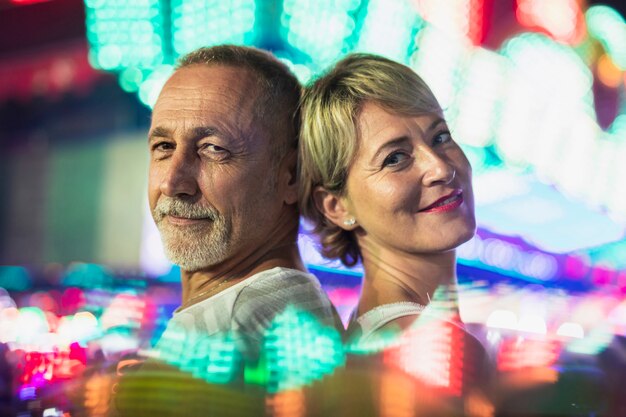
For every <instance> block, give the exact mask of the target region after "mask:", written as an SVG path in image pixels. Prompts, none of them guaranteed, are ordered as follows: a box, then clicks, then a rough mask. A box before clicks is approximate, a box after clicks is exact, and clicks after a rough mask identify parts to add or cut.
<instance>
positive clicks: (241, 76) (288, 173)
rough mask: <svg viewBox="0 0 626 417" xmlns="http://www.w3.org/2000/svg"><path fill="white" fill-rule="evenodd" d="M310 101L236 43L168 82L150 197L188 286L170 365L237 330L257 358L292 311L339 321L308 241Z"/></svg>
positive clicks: (157, 123)
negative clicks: (305, 110)
mask: <svg viewBox="0 0 626 417" xmlns="http://www.w3.org/2000/svg"><path fill="white" fill-rule="evenodd" d="M299 98H300V85H299V83H298V81H297V79H296V78H295V77H294V76H293V74H291V73H290V72H289V70H288V69H287V68H286V66H285V65H283V64H282V63H280V62H279V61H278V60H277V59H276V58H274V57H273V56H271V55H270V54H268V53H266V52H263V51H260V50H257V49H253V48H246V47H239V46H228V45H227V46H216V47H212V48H201V49H199V50H196V51H194V52H192V53H190V54H189V55H187V56H185V57H184V58H183V59H182V60H181V61H180V64H179V66H178V68H177V69H176V71H175V72H174V74H173V75H172V76H171V78H170V79H169V80H168V81H167V82H166V84H165V86H164V87H163V90H162V91H161V93H160V95H159V98H158V100H157V102H156V104H155V106H154V110H153V114H152V124H151V127H150V132H149V135H148V136H149V148H150V173H149V201H150V208H151V211H152V215H153V217H154V220H155V222H156V224H157V226H158V228H159V231H160V233H161V237H162V240H163V244H164V247H165V252H166V255H167V256H168V257H169V259H170V260H171V261H172V262H173V263H175V264H177V265H179V266H180V268H181V280H182V305H181V307H180V308H179V309H178V310H177V311H176V312H175V314H174V316H173V318H172V320H171V321H170V323H168V327H167V329H166V331H165V333H164V335H163V338H162V340H161V342H159V344H158V345H157V350H160V351H161V352H166V353H165V354H164V355H165V357H166V358H170V359H172V355H174V356H176V355H182V356H184V355H186V354H187V353H185V352H186V350H187V348H183V347H181V346H180V344H185V343H186V344H187V345H189V346H191V347H189V349H193V345H194V343H195V342H190V340H197V338H203V337H206V336H215V335H218V334H224V333H228V332H231V333H234V334H236V335H237V337H236V338H235V340H236V345H237V347H238V348H239V349H240V350H242V353H244V354H245V355H247V357H248V358H253V359H254V358H256V356H257V355H258V352H259V350H260V346H261V344H262V343H263V336H264V333H265V331H266V329H267V327H268V326H269V325H270V323H271V322H272V320H273V319H274V318H275V317H276V316H277V315H278V314H280V313H281V312H283V311H284V310H285V308H286V307H287V306H290V305H293V306H295V307H297V308H299V309H304V310H307V311H308V312H310V313H312V314H313V315H314V316H315V317H316V318H317V319H318V320H319V321H320V322H321V323H322V324H325V325H329V326H332V325H334V323H335V321H334V320H335V313H334V309H333V307H332V305H331V303H330V302H329V300H328V299H327V297H326V296H325V294H324V292H323V291H322V289H321V288H320V286H319V283H318V282H317V281H316V280H315V278H314V277H313V276H312V275H310V274H308V273H306V272H305V268H304V265H303V262H302V260H301V258H300V254H299V252H298V247H297V244H296V240H297V233H298V225H299V217H298V211H297V206H296V201H297V181H296V177H295V175H296V174H295V172H296V163H297V160H296V158H297V138H298V130H299V115H298V111H297V109H298V101H299ZM196 345H197V344H196ZM167 352H169V353H167ZM172 352H175V353H172ZM168 355H169V356H168Z"/></svg>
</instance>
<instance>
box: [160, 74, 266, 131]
mask: <svg viewBox="0 0 626 417" xmlns="http://www.w3.org/2000/svg"><path fill="white" fill-rule="evenodd" d="M258 104H259V87H258V81H257V76H256V75H255V74H253V73H252V72H251V71H249V70H247V69H244V68H237V67H230V66H222V65H200V64H197V65H191V66H189V67H184V68H181V69H179V70H177V71H176V72H175V73H174V74H173V75H172V76H171V77H170V79H169V80H168V81H167V82H166V83H165V85H164V86H163V89H162V90H161V93H160V94H159V97H158V99H157V102H156V104H155V106H154V109H153V112H152V126H151V128H155V127H164V128H168V129H170V130H176V129H186V128H193V127H198V126H204V125H207V124H208V125H213V124H218V125H223V126H224V127H228V128H229V129H230V130H233V131H235V130H237V131H239V132H240V133H241V134H244V135H245V134H248V133H252V132H251V130H255V127H257V126H255V125H256V124H257V117H256V115H257V112H256V108H257V107H258Z"/></svg>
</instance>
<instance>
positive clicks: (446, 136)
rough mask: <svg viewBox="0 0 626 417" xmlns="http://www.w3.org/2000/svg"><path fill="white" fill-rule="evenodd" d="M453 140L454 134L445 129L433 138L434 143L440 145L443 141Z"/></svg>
mask: <svg viewBox="0 0 626 417" xmlns="http://www.w3.org/2000/svg"><path fill="white" fill-rule="evenodd" d="M451 140H452V135H451V134H450V132H449V131H447V130H445V131H443V132H439V133H437V134H436V135H435V137H434V138H433V144H434V145H440V144H442V143H446V142H450V141H451Z"/></svg>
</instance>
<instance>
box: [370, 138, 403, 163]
mask: <svg viewBox="0 0 626 417" xmlns="http://www.w3.org/2000/svg"><path fill="white" fill-rule="evenodd" d="M406 142H410V139H409V137H408V136H406V135H402V136H400V137H397V138H393V139H390V140H388V141H387V142H385V143H383V144H382V145H381V146H380V147H379V148H378V150H377V151H376V153H375V154H374V156H372V159H371V160H372V162H373V161H375V160H376V159H378V157H379V156H380V154H381V153H383V152H384V151H385V150H386V149H388V148H393V147H394V146H397V145H401V144H404V143H406Z"/></svg>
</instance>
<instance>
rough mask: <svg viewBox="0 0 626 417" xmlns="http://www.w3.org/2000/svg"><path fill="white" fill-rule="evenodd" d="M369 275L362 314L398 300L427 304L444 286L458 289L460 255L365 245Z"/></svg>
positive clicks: (364, 267) (365, 261) (361, 306)
mask: <svg viewBox="0 0 626 417" xmlns="http://www.w3.org/2000/svg"><path fill="white" fill-rule="evenodd" d="M361 252H362V254H363V269H364V271H365V276H364V278H363V285H362V289H361V297H360V300H359V306H358V314H359V315H362V314H364V313H366V312H367V311H369V310H371V309H372V308H374V307H376V306H379V305H383V304H390V303H395V302H402V301H410V302H416V303H419V304H422V305H427V304H428V303H429V302H430V301H431V299H432V297H433V294H434V293H435V291H436V290H437V289H438V288H439V287H441V286H445V287H446V288H452V289H454V290H455V289H456V283H457V279H456V254H455V252H454V251H448V252H442V253H425V254H409V253H404V252H400V251H397V250H389V249H386V248H381V247H380V246H375V245H371V244H365V245H362V246H361Z"/></svg>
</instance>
